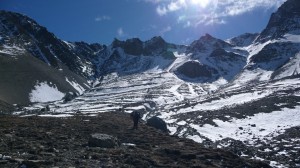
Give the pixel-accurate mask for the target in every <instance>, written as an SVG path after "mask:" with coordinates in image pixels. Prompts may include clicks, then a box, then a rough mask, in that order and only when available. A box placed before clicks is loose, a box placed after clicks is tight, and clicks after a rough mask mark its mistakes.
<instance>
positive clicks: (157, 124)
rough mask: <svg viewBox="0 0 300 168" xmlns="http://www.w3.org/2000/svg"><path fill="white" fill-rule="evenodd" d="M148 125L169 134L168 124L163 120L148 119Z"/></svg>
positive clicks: (156, 118)
mask: <svg viewBox="0 0 300 168" xmlns="http://www.w3.org/2000/svg"><path fill="white" fill-rule="evenodd" d="M147 125H148V126H151V127H154V128H156V129H159V130H161V131H163V132H169V130H168V128H167V124H166V122H165V121H164V120H163V119H161V118H158V117H156V116H154V117H151V118H150V119H148V120H147Z"/></svg>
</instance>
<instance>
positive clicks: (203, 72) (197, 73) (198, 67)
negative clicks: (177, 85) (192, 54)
mask: <svg viewBox="0 0 300 168" xmlns="http://www.w3.org/2000/svg"><path fill="white" fill-rule="evenodd" d="M177 73H179V74H182V75H185V76H186V77H189V78H200V77H203V78H210V77H212V76H213V75H214V74H216V73H217V71H216V70H215V69H213V68H211V67H209V66H207V65H203V64H201V63H199V62H196V61H189V62H186V63H184V64H183V65H182V66H180V67H179V68H178V69H177Z"/></svg>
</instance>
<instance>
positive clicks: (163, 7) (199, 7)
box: [144, 0, 286, 27]
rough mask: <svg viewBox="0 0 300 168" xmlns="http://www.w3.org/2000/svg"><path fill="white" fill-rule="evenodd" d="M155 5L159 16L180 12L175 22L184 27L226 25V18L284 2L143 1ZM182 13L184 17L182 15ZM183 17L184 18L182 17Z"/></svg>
mask: <svg viewBox="0 0 300 168" xmlns="http://www.w3.org/2000/svg"><path fill="white" fill-rule="evenodd" d="M144 1H145V2H151V3H154V4H156V5H157V7H156V13H157V14H158V15H160V16H163V15H167V14H168V13H172V12H180V14H181V16H179V17H178V20H177V22H178V23H179V24H183V25H184V27H190V26H198V25H199V24H203V25H211V24H226V20H227V18H228V17H232V16H237V15H242V14H244V13H246V12H251V11H253V10H255V9H258V8H262V9H270V8H278V7H279V6H280V5H281V4H282V3H284V2H285V1H286V0H240V1H237V0H144ZM182 13H184V15H182ZM183 16H184V17H183Z"/></svg>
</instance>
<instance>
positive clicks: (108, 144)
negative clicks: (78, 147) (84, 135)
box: [88, 133, 119, 148]
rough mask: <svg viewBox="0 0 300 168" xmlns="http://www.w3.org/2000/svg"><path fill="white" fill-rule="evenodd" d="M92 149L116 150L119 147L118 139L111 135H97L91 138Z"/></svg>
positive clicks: (92, 135)
mask: <svg viewBox="0 0 300 168" xmlns="http://www.w3.org/2000/svg"><path fill="white" fill-rule="evenodd" d="M88 144H89V146H90V147H101V148H115V147H118V146H119V142H118V139H117V138H116V137H113V136H111V135H107V134H100V133H95V134H91V136H90V138H89V143H88Z"/></svg>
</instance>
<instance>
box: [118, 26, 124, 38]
mask: <svg viewBox="0 0 300 168" xmlns="http://www.w3.org/2000/svg"><path fill="white" fill-rule="evenodd" d="M117 34H118V36H120V37H122V36H124V31H123V28H122V27H120V28H119V29H118V30H117Z"/></svg>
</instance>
